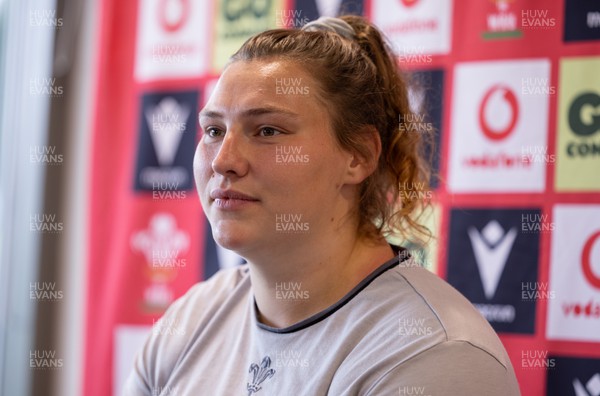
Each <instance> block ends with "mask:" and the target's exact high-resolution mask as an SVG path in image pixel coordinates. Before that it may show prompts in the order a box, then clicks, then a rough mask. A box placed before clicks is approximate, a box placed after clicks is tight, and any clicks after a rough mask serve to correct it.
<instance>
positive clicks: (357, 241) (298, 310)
mask: <svg viewBox="0 0 600 396" xmlns="http://www.w3.org/2000/svg"><path fill="white" fill-rule="evenodd" d="M332 241H335V242H333V243H332ZM303 242H306V241H303ZM279 251H280V253H279V254H277V253H273V251H270V254H269V257H263V259H262V260H261V259H257V258H255V259H249V260H248V263H249V266H250V276H251V279H252V289H253V291H254V296H255V299H256V304H257V306H258V311H259V318H260V321H261V322H262V323H264V324H266V325H269V326H272V327H277V328H284V327H288V326H291V325H293V324H295V323H298V322H300V321H302V320H303V319H306V318H308V317H310V316H312V315H314V314H316V313H318V312H320V311H322V310H324V309H325V308H327V307H329V306H331V305H332V304H334V303H335V302H337V301H339V300H340V299H341V298H342V297H343V296H344V295H346V294H347V293H348V292H349V291H350V290H352V288H354V287H355V286H356V285H357V284H358V283H360V281H362V280H363V279H364V278H365V277H367V276H368V275H369V274H370V273H371V272H373V271H374V270H375V269H376V268H378V267H379V266H380V265H381V264H383V263H384V262H386V261H388V260H389V259H391V258H392V257H393V256H394V252H393V251H392V249H391V248H390V246H389V245H388V244H387V242H386V241H385V240H384V239H383V238H382V239H381V240H378V241H371V240H366V239H365V238H360V237H358V236H357V235H355V234H347V235H339V234H338V235H335V236H332V237H331V238H318V240H311V241H310V242H309V243H297V244H296V245H293V246H286V248H285V249H279Z"/></svg>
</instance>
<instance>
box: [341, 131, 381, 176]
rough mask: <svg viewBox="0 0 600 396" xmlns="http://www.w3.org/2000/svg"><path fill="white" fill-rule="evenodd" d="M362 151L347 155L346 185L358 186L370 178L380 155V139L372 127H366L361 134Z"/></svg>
mask: <svg viewBox="0 0 600 396" xmlns="http://www.w3.org/2000/svg"><path fill="white" fill-rule="evenodd" d="M360 136H361V139H362V146H363V151H362V152H359V151H358V150H354V151H352V152H350V153H349V159H348V167H347V171H346V180H345V182H346V183H347V184H360V183H362V182H363V180H365V179H366V178H367V177H369V176H371V174H372V173H373V172H375V169H377V164H378V163H379V156H380V155H381V138H380V137H379V132H378V131H377V129H375V127H374V126H366V127H365V128H364V129H363V130H362V131H361V132H360Z"/></svg>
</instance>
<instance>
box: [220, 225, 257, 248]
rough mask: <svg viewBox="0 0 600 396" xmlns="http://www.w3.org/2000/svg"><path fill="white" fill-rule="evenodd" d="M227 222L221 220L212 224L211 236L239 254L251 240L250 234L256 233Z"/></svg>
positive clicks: (222, 245)
mask: <svg viewBox="0 0 600 396" xmlns="http://www.w3.org/2000/svg"><path fill="white" fill-rule="evenodd" d="M227 223H229V222H227V221H223V220H221V221H219V222H218V223H217V224H215V225H212V234H213V238H214V240H215V242H216V243H218V244H219V245H220V246H221V247H223V248H225V249H228V250H232V251H234V252H236V253H237V254H239V255H241V253H242V252H244V251H246V250H247V249H248V247H249V245H250V244H251V243H252V242H253V241H252V240H251V238H250V236H251V235H256V233H252V232H248V230H245V229H244V227H243V226H241V227H240V226H238V225H233V224H227Z"/></svg>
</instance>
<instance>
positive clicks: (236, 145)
mask: <svg viewBox="0 0 600 396" xmlns="http://www.w3.org/2000/svg"><path fill="white" fill-rule="evenodd" d="M245 144H246V143H245V137H244V135H243V134H241V133H236V132H235V131H231V130H230V131H227V133H225V137H224V138H223V140H222V142H221V144H220V145H219V147H218V149H217V151H216V154H215V157H214V158H213V160H212V163H211V166H212V169H213V171H214V172H215V173H218V174H220V175H223V176H228V177H231V176H237V177H242V176H244V175H245V174H246V173H248V158H247V156H246V154H245V151H246V150H245Z"/></svg>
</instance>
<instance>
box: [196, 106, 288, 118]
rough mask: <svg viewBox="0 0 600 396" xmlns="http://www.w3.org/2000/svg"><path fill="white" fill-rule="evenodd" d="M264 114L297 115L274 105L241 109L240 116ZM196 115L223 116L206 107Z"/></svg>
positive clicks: (207, 116)
mask: <svg viewBox="0 0 600 396" xmlns="http://www.w3.org/2000/svg"><path fill="white" fill-rule="evenodd" d="M265 114H284V115H288V116H292V117H298V114H297V113H294V112H292V111H289V110H287V109H283V108H280V107H276V106H263V107H256V108H251V109H248V110H244V111H242V113H241V116H242V117H258V116H261V115H265ZM198 117H199V118H203V117H206V118H218V119H222V118H225V116H224V115H223V113H220V112H218V111H214V110H206V109H202V111H200V113H199V114H198Z"/></svg>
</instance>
